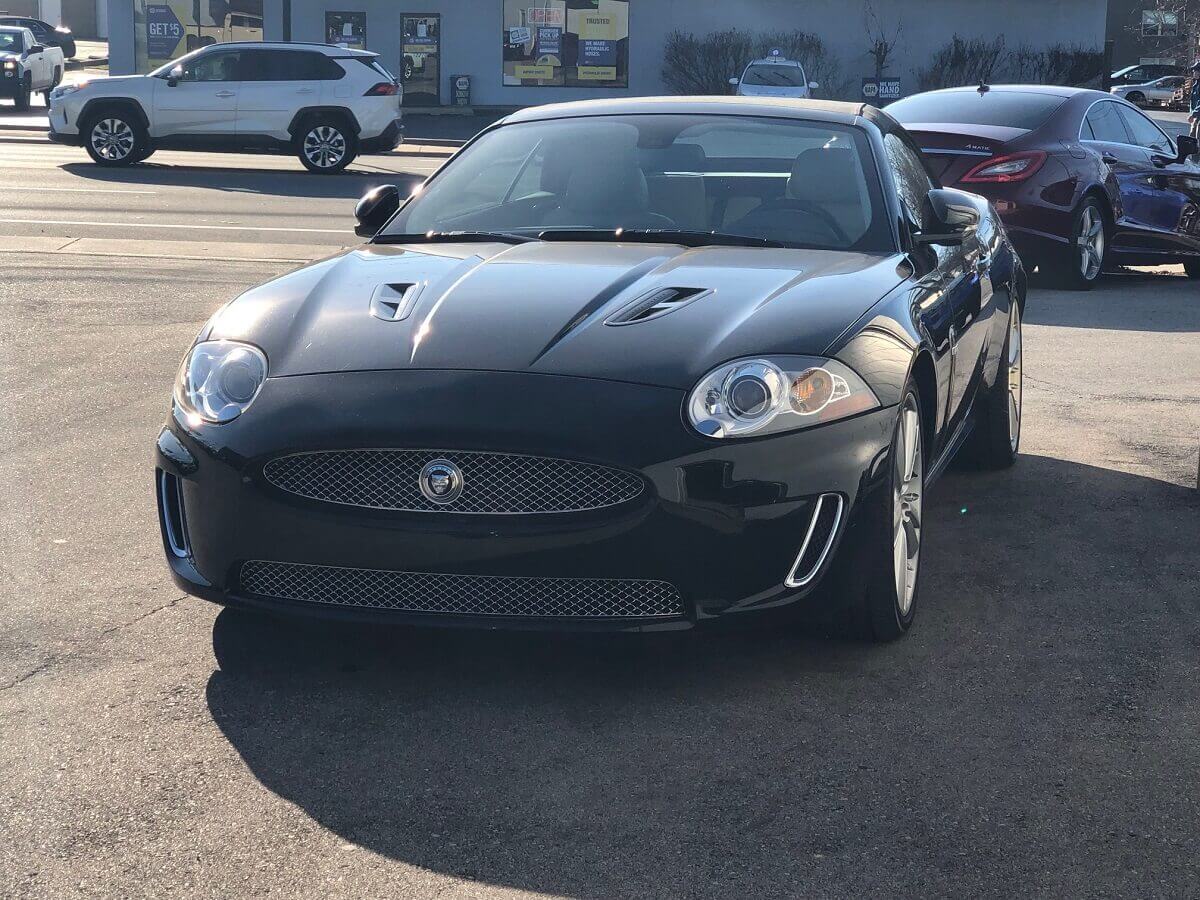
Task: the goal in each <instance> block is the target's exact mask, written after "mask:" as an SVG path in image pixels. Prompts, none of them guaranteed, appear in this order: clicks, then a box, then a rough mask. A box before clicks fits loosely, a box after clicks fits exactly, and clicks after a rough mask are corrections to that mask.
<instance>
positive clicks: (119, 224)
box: [0, 219, 350, 234]
mask: <svg viewBox="0 0 1200 900" xmlns="http://www.w3.org/2000/svg"><path fill="white" fill-rule="evenodd" d="M0 224H6V225H80V226H85V227H90V228H157V229H158V230H160V231H162V230H165V229H171V230H179V231H288V232H297V233H302V234H346V233H347V232H348V231H349V230H350V229H349V228H284V227H282V226H278V225H275V226H272V225H173V224H171V223H170V222H82V221H73V220H72V221H67V220H65V219H0Z"/></svg>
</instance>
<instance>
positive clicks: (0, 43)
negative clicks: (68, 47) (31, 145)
mask: <svg viewBox="0 0 1200 900" xmlns="http://www.w3.org/2000/svg"><path fill="white" fill-rule="evenodd" d="M66 65H67V64H66V61H65V60H64V59H63V54H62V50H60V49H58V47H46V46H43V45H42V44H39V43H38V41H37V38H36V37H34V36H33V32H32V31H30V30H29V29H28V28H17V27H15V26H12V25H0V97H11V98H12V101H13V105H14V106H16V108H17V109H18V110H26V109H29V101H30V99H31V98H32V97H33V95H34V94H35V93H39V92H40V93H41V94H42V95H43V96H44V97H46V103H47V105H49V102H50V99H49V98H50V93H51V92H52V91H53V90H54V88H55V86H57V85H58V83H59V82H60V81H62V77H63V70H64V69H65V68H66Z"/></svg>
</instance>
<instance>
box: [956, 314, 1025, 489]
mask: <svg viewBox="0 0 1200 900" xmlns="http://www.w3.org/2000/svg"><path fill="white" fill-rule="evenodd" d="M1024 393H1025V391H1024V352H1023V348H1022V341H1021V305H1020V304H1019V303H1018V302H1017V301H1016V300H1015V299H1014V300H1013V302H1012V305H1011V308H1010V309H1009V317H1008V329H1007V332H1006V334H1005V337H1004V349H1003V351H1002V352H1001V354H1000V364H999V369H998V370H997V372H996V383H995V384H994V385H993V386H992V387H991V389H990V390H989V391H988V392H987V393H986V395H984V396H983V397H981V398H980V399H979V401H978V406H977V408H976V413H975V430H974V431H972V432H971V439H970V441H969V442H968V444H967V446H966V447H964V448H963V457H964V459H965V461H967V462H970V463H973V464H974V465H976V466H978V467H979V468H981V469H1007V468H1008V467H1009V466H1011V465H1012V464H1013V463H1015V462H1016V461H1017V453H1018V451H1019V450H1020V448H1021V414H1022V409H1021V406H1022V400H1023V398H1024ZM1014 413H1015V415H1014Z"/></svg>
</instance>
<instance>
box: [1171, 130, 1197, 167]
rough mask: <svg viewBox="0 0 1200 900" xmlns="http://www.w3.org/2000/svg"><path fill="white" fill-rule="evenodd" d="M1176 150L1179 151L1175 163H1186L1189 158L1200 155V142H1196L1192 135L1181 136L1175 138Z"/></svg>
mask: <svg viewBox="0 0 1200 900" xmlns="http://www.w3.org/2000/svg"><path fill="white" fill-rule="evenodd" d="M1175 149H1176V150H1177V151H1178V153H1177V154H1176V156H1175V162H1177V163H1185V162H1187V161H1188V159H1189V158H1191V157H1193V156H1195V155H1197V154H1200V141H1198V140H1196V139H1195V138H1194V137H1192V136H1191V135H1190V134H1181V135H1180V136H1179V137H1177V138H1175Z"/></svg>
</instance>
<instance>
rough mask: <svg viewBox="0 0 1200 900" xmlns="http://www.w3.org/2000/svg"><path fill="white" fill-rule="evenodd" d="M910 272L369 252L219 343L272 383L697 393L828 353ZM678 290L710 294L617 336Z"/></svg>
mask: <svg viewBox="0 0 1200 900" xmlns="http://www.w3.org/2000/svg"><path fill="white" fill-rule="evenodd" d="M899 262H900V257H898V256H896V255H889V254H862V253H853V252H834V251H818V250H772V249H760V248H743V247H705V248H693V249H687V248H683V247H678V246H663V245H634V244H601V243H551V242H546V243H540V242H539V243H528V244H520V245H516V246H508V245H501V244H470V245H468V244H451V245H420V246H407V247H403V246H388V245H366V246H364V247H363V248H361V249H358V250H353V251H350V252H348V253H345V254H343V255H341V256H337V257H333V258H331V259H327V260H323V261H321V262H318V263H314V264H312V265H310V266H307V267H305V268H302V269H300V270H298V271H296V272H293V273H291V274H289V275H285V276H283V277H282V278H279V279H277V280H275V281H272V282H268V283H267V284H265V285H263V286H261V287H258V288H255V289H254V290H251V291H249V292H248V293H246V294H243V295H242V296H241V297H239V298H238V299H237V300H235V301H233V302H232V303H230V304H228V305H227V306H226V307H225V308H224V309H222V310H221V311H220V312H219V313H218V314H217V315H215V316H214V317H213V319H212V321H211V323H210V326H209V329H208V334H207V337H208V338H210V339H232V340H244V341H249V342H251V343H254V344H256V345H257V346H259V347H261V348H262V349H263V351H264V352H265V353H266V354H267V358H268V360H269V368H270V374H271V375H272V376H273V377H274V376H288V375H303V374H313V373H319V372H340V371H354V370H379V369H404V368H411V369H459V370H464V369H470V370H484V371H509V372H512V371H522V372H536V373H544V374H556V375H572V376H580V377H590V378H603V379H609V380H614V381H627V382H636V383H642V384H654V385H660V386H666V387H679V388H686V387H690V386H691V385H692V384H694V383H695V382H696V381H697V380H698V379H699V378H700V377H701V376H702V375H703V374H704V373H705V372H707V371H708V370H709V369H710V368H711V367H712V366H714V365H716V364H718V363H720V362H724V361H726V360H729V359H734V358H737V357H740V356H749V355H760V354H769V353H776V354H792V353H798V354H819V353H822V352H823V351H824V350H826V348H828V347H829V346H830V345H831V344H832V343H833V342H834V340H835V339H836V338H837V337H838V336H839V335H841V334H842V332H844V331H845V330H846V329H847V328H848V327H849V326H850V325H851V324H853V323H854V322H855V321H856V320H857V319H858V318H859V317H860V316H862V315H863V313H865V312H866V311H867V310H868V309H869V308H870V307H871V306H873V305H874V304H875V303H876V302H877V301H878V300H879V299H880V298H882V297H883V296H884V295H885V294H886V293H887V292H888V291H889V290H891V289H892V288H894V287H895V286H896V285H897V284H898V283H899V282H900V280H901V275H900V274H899V273H898V268H897V267H898V263H899ZM410 284H411V285H417V286H418V288H419V294H418V295H417V296H416V299H415V301H414V305H413V307H412V310H411V312H410V314H409V315H408V316H407V317H406V318H404V319H403V320H400V321H384V320H382V319H380V318H376V317H375V316H373V315H372V313H371V309H370V307H371V299H372V295H373V294H374V293H375V291H376V290H377V289H378V288H379V286H380V285H392V286H396V287H395V288H393V290H396V291H403V290H404V287H403V286H404V285H410ZM669 287H674V288H684V289H696V290H700V291H703V292H704V293H701V294H700V295H699V296H698V297H697V299H695V300H694V301H692V302H691V303H689V304H687V305H684V306H682V307H680V308H677V309H675V310H674V311H673V312H669V313H667V314H665V315H662V316H660V317H657V318H654V319H650V320H648V321H641V322H636V323H634V324H628V325H621V326H614V325H610V324H607V323H606V322H607V320H609V319H610V318H611V317H612V316H613V315H614V314H615V313H617V312H619V311H623V310H625V308H626V307H627V306H629V304H630V303H631V302H632V301H635V300H638V299H639V298H642V297H645V296H646V295H647V294H650V293H652V292H654V291H657V290H661V289H663V288H669ZM393 296H394V295H393ZM201 337H205V334H204V333H202V335H201Z"/></svg>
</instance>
